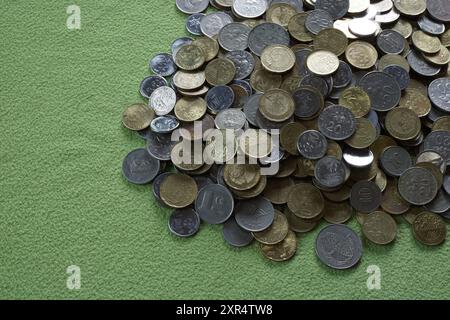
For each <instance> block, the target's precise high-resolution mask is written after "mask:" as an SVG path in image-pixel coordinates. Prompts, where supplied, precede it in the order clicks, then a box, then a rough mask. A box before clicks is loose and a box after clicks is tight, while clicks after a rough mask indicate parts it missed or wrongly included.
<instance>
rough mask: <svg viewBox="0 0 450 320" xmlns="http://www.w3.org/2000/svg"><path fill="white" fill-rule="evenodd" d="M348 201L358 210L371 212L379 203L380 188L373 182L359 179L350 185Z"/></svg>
mask: <svg viewBox="0 0 450 320" xmlns="http://www.w3.org/2000/svg"><path fill="white" fill-rule="evenodd" d="M350 203H351V205H352V207H353V208H355V210H358V211H359V212H364V213H370V212H373V211H375V210H376V209H377V208H378V207H379V206H380V204H381V190H380V188H379V187H378V186H377V184H376V183H375V182H372V181H359V182H357V183H355V184H354V185H353V186H352V192H351V195H350Z"/></svg>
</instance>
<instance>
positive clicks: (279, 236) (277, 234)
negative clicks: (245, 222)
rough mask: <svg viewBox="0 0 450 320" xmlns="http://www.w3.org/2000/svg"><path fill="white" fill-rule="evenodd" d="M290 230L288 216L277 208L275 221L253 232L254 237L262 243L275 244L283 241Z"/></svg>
mask: <svg viewBox="0 0 450 320" xmlns="http://www.w3.org/2000/svg"><path fill="white" fill-rule="evenodd" d="M288 232H289V224H288V220H287V218H286V216H285V215H284V214H282V213H281V212H279V211H278V210H275V216H274V220H273V223H272V224H271V225H270V227H268V228H267V229H265V230H263V231H259V232H253V237H254V238H255V239H256V241H258V242H259V243H262V244H269V245H274V244H277V243H280V242H281V241H283V240H284V239H285V238H286V236H287V234H288Z"/></svg>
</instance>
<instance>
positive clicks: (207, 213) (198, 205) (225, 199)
mask: <svg viewBox="0 0 450 320" xmlns="http://www.w3.org/2000/svg"><path fill="white" fill-rule="evenodd" d="M233 209H234V199H233V195H232V194H231V192H230V191H229V190H228V189H227V188H226V187H224V186H222V185H220V184H210V185H207V186H205V187H204V188H202V189H201V190H200V191H199V192H198V194H197V199H196V200H195V210H196V211H197V212H198V214H199V216H200V218H201V219H202V220H203V221H205V222H207V223H210V224H222V223H224V222H225V221H227V220H228V219H229V218H230V217H231V215H232V213H233Z"/></svg>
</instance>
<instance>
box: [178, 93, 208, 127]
mask: <svg viewBox="0 0 450 320" xmlns="http://www.w3.org/2000/svg"><path fill="white" fill-rule="evenodd" d="M174 111H175V115H176V116H177V118H178V119H179V120H181V121H188V122H190V121H196V120H198V119H200V118H201V117H203V115H204V114H205V112H206V101H205V100H204V99H203V98H200V97H197V98H188V97H184V98H181V99H180V100H178V101H177V103H176V104H175V110H174Z"/></svg>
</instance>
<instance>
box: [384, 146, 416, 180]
mask: <svg viewBox="0 0 450 320" xmlns="http://www.w3.org/2000/svg"><path fill="white" fill-rule="evenodd" d="M380 164H381V167H382V168H383V170H384V172H386V173H387V174H388V175H390V176H392V177H400V176H401V175H402V173H403V172H405V171H406V170H407V169H408V168H410V167H411V166H412V159H411V156H410V155H409V153H408V151H406V150H405V149H404V148H402V147H399V146H391V147H388V148H386V149H384V151H383V153H382V154H381V157H380Z"/></svg>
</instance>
